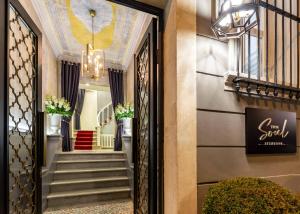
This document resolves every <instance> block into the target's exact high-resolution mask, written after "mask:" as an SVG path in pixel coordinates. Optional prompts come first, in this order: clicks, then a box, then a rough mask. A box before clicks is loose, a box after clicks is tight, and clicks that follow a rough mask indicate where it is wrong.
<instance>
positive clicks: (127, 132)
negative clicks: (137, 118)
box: [122, 118, 131, 136]
mask: <svg viewBox="0 0 300 214" xmlns="http://www.w3.org/2000/svg"><path fill="white" fill-rule="evenodd" d="M122 121H123V136H131V118H123V119H122Z"/></svg>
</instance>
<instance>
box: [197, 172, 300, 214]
mask: <svg viewBox="0 0 300 214" xmlns="http://www.w3.org/2000/svg"><path fill="white" fill-rule="evenodd" d="M202 211H203V213H204V214H218V213H220V214H225V213H232V214H254V213H257V214H277V213H278V214H287V213H300V201H299V200H298V199H297V198H296V196H294V195H292V194H291V193H290V192H289V191H287V190H285V189H284V188H283V187H281V186H279V185H278V184H276V183H273V182H271V181H268V180H265V179H260V178H235V179H231V180H226V181H223V182H220V183H218V184H216V185H214V186H212V187H211V188H210V189H209V191H208V194H207V196H206V199H205V202H204V207H203V210H202Z"/></svg>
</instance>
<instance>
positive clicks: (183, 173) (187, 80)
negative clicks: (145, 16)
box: [163, 0, 197, 214]
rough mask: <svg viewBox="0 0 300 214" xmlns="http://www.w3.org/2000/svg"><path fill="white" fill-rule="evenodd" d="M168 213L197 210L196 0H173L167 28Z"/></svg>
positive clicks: (165, 146)
mask: <svg viewBox="0 0 300 214" xmlns="http://www.w3.org/2000/svg"><path fill="white" fill-rule="evenodd" d="M163 45H164V172H165V173H164V188H165V191H164V197H165V213H166V214H173V213H196V212H197V203H196V0H170V1H168V4H167V7H166V9H165V31H164V44H163Z"/></svg>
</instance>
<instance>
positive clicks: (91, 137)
mask: <svg viewBox="0 0 300 214" xmlns="http://www.w3.org/2000/svg"><path fill="white" fill-rule="evenodd" d="M96 134H97V133H96V132H95V131H84V130H81V131H77V132H76V133H75V136H76V140H75V146H74V149H75V150H92V149H93V145H95V144H96V143H97V135H96Z"/></svg>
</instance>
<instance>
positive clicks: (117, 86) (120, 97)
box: [108, 68, 124, 151]
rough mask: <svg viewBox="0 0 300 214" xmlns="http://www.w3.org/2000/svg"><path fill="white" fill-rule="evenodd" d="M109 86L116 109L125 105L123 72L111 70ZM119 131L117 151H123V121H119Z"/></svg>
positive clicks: (116, 143) (116, 144) (116, 139)
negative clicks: (119, 105)
mask: <svg viewBox="0 0 300 214" xmlns="http://www.w3.org/2000/svg"><path fill="white" fill-rule="evenodd" d="M108 76H109V85H110V92H111V99H112V104H113V107H114V109H116V107H117V105H118V104H124V85H123V71H122V70H116V69H112V68H109V69H108ZM117 125H118V126H117V131H116V136H115V145H114V150H115V151H121V150H122V125H123V124H122V121H117Z"/></svg>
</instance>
